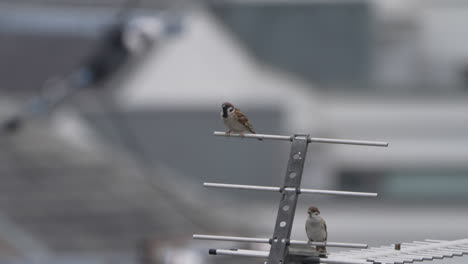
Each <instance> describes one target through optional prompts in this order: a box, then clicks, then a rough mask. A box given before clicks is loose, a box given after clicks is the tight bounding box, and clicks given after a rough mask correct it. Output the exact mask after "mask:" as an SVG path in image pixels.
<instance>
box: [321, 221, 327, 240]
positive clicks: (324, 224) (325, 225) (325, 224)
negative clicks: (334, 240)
mask: <svg viewBox="0 0 468 264" xmlns="http://www.w3.org/2000/svg"><path fill="white" fill-rule="evenodd" d="M322 221H323V220H322ZM323 228H324V229H325V241H327V239H328V231H327V223H325V221H323Z"/></svg>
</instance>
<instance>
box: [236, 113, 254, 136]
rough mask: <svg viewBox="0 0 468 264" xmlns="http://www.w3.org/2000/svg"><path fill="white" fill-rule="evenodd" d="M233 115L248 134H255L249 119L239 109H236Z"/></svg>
mask: <svg viewBox="0 0 468 264" xmlns="http://www.w3.org/2000/svg"><path fill="white" fill-rule="evenodd" d="M235 114H236V117H237V120H238V121H239V123H241V124H242V125H243V126H245V127H246V128H247V130H249V132H250V133H252V134H256V133H255V130H254V128H253V126H252V125H251V124H250V122H249V119H248V118H247V117H246V116H245V115H244V114H243V113H242V112H241V111H240V110H239V109H236V111H235Z"/></svg>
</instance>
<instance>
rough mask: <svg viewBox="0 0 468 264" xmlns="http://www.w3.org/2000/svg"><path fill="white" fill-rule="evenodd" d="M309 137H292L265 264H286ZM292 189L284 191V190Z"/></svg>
mask: <svg viewBox="0 0 468 264" xmlns="http://www.w3.org/2000/svg"><path fill="white" fill-rule="evenodd" d="M308 138H309V135H294V137H293V140H292V143H291V153H290V154H289V161H288V168H287V169H286V176H285V180H284V186H283V188H282V195H281V200H280V203H279V208H278V214H277V217H276V224H275V230H274V232H273V239H272V242H271V249H270V254H269V256H268V260H267V262H266V263H267V264H286V257H287V255H288V242H289V238H290V237H291V229H292V225H293V222H294V214H295V212H296V205H297V198H298V195H299V190H300V188H301V180H302V171H303V169H304V162H305V158H306V155H307V146H308V143H309V142H308ZM288 187H289V188H292V190H291V189H289V190H286V188H288Z"/></svg>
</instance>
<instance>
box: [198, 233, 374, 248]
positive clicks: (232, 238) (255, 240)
mask: <svg viewBox="0 0 468 264" xmlns="http://www.w3.org/2000/svg"><path fill="white" fill-rule="evenodd" d="M193 238H194V239H201V240H218V241H234V242H251V243H270V239H269V238H256V237H236V236H213V235H200V234H195V235H193ZM289 244H290V245H312V246H328V247H344V248H367V245H366V244H357V243H340V242H326V243H323V242H309V241H302V240H290V241H289Z"/></svg>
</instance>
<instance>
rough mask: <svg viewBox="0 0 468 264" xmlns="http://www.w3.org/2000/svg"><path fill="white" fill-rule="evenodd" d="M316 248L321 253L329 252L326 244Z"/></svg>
mask: <svg viewBox="0 0 468 264" xmlns="http://www.w3.org/2000/svg"><path fill="white" fill-rule="evenodd" d="M315 249H316V250H317V251H318V252H319V253H320V254H327V247H325V246H316V247H315Z"/></svg>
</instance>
